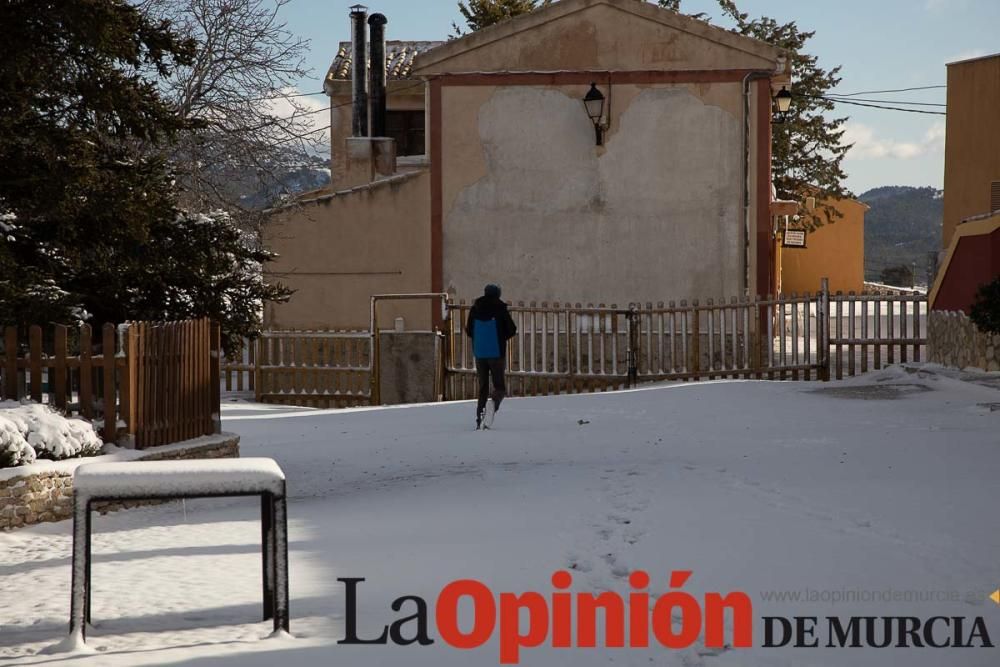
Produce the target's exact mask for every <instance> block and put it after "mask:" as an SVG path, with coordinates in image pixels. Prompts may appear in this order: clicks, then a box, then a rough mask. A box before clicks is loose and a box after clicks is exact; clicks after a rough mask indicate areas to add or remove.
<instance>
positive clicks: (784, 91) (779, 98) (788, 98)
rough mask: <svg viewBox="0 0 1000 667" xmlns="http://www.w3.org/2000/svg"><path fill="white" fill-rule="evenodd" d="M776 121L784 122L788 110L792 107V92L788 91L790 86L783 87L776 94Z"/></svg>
mask: <svg viewBox="0 0 1000 667" xmlns="http://www.w3.org/2000/svg"><path fill="white" fill-rule="evenodd" d="M774 108H775V114H774V122H775V123H784V122H785V117H786V116H787V115H788V110H789V109H791V108H792V94H791V93H790V92H788V88H786V87H785V86H782V87H781V90H779V91H778V92H777V93H775V95H774Z"/></svg>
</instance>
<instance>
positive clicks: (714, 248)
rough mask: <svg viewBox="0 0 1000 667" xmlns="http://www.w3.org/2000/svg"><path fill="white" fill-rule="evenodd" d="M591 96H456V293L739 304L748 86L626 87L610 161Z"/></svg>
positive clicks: (449, 186) (618, 95) (452, 274)
mask: <svg viewBox="0 0 1000 667" xmlns="http://www.w3.org/2000/svg"><path fill="white" fill-rule="evenodd" d="M584 92H585V87H580V86H561V87H538V86H509V87H502V88H492V87H478V88H476V89H469V88H462V87H449V88H447V89H445V91H444V92H443V95H444V98H443V116H442V118H443V121H444V124H445V127H447V129H448V131H447V132H446V133H445V139H444V142H443V146H442V153H443V160H442V162H443V177H442V180H443V212H444V215H443V218H444V220H443V232H444V233H443V236H444V248H443V250H444V253H443V273H444V287H445V289H446V290H448V291H450V292H452V293H453V294H456V295H457V296H459V297H462V298H468V297H473V296H476V295H478V294H479V293H480V291H481V289H482V285H483V284H484V283H486V282H491V281H492V282H499V283H501V284H502V285H503V287H504V294H505V296H506V297H507V298H508V299H514V300H519V299H525V300H527V299H533V300H535V299H537V300H559V301H566V300H572V301H581V302H587V301H594V302H597V301H601V302H605V303H611V302H617V303H618V304H619V305H624V304H626V303H627V302H629V301H660V300H665V299H671V298H678V299H680V298H692V297H694V298H704V297H720V296H726V297H728V296H734V295H738V294H742V291H743V277H744V266H743V265H744V233H743V217H742V199H743V181H742V166H743V143H742V142H743V135H742V118H741V115H740V110H741V108H742V88H741V86H740V84H739V83H712V84H697V85H648V86H630V85H616V86H614V88H613V90H612V94H611V100H610V102H611V105H612V106H611V111H612V121H613V122H612V127H611V128H610V130H609V132H608V134H607V136H606V140H605V146H604V147H596V146H595V145H594V143H595V142H594V129H593V126H592V124H591V122H590V120H589V119H588V118H587V116H586V114H585V113H584V110H583V105H582V104H581V102H580V100H581V98H582V97H583V93H584ZM605 92H606V93H607V91H606V90H605Z"/></svg>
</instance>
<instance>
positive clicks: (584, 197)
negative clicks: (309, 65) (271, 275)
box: [266, 0, 789, 327]
mask: <svg viewBox="0 0 1000 667" xmlns="http://www.w3.org/2000/svg"><path fill="white" fill-rule="evenodd" d="M391 25H392V24H391V23H390V24H389V26H388V28H389V29H390V30H391ZM418 44H422V46H413V45H412V43H411V46H410V47H407V45H406V44H403V43H398V44H395V45H394V44H393V43H391V42H390V43H388V44H387V47H388V48H387V49H386V51H387V53H390V54H391V53H393V52H394V51H393V49H394V48H395V49H396V51H395V52H396V53H398V52H399V51H401V50H403V49H406V48H411V49H412V53H413V55H414V56H415V57H413V58H412V61H410V62H409V64H408V65H406V66H404V67H401V68H399V69H398V70H394V69H393V68H392V67H391V66H390V67H388V68H387V71H388V72H389V74H390V75H389V77H388V81H387V83H386V88H387V102H386V107H387V109H388V112H389V113H390V114H391V113H392V112H393V111H397V112H409V113H413V114H416V113H419V112H421V111H422V112H423V113H424V114H425V116H424V117H423V118H424V121H425V128H426V129H425V133H424V138H425V142H426V150H425V156H421V157H413V156H407V157H403V156H400V157H396V156H395V155H394V154H393V150H392V142H386V141H381V140H379V139H368V138H365V137H353V136H350V135H351V134H352V133H353V132H352V127H351V126H352V120H353V114H352V113H348V112H349V111H351V110H352V108H353V107H354V105H352V104H350V102H351V99H352V98H351V97H350V94H351V89H352V85H351V82H350V81H348V80H347V77H348V76H349V74H348V73H349V72H350V71H351V66H350V64H347V63H346V62H345V61H346V54H347V53H348V52H350V47H349V46H348V45H346V44H345V45H343V46H342V49H341V52H340V53H339V54H338V58H337V59H335V61H334V65H333V67H331V74H330V75H328V78H327V86H326V87H327V92H328V94H330V95H331V102H332V105H333V106H334V108H333V110H332V118H331V120H332V122H333V129H332V138H333V141H332V144H333V145H332V158H333V169H332V171H333V173H334V178H333V184H332V187H331V189H330V191H329V192H324V193H311V194H310V195H308V196H305V197H303V198H301V199H300V200H299V201H298V202H296V203H295V204H293V205H292V206H289V207H285V208H283V209H281V210H279V211H276V212H275V217H274V223H273V224H272V225H271V226H270V227H269V230H268V233H267V238H266V242H267V244H268V245H269V246H270V247H271V248H273V249H274V250H276V251H277V252H278V253H279V254H280V256H281V257H280V259H279V260H278V261H277V262H276V263H275V264H274V265H273V267H272V270H273V271H274V272H275V273H276V274H277V275H278V276H279V277H280V278H281V279H282V281H283V282H285V283H286V284H288V285H290V286H291V287H293V288H295V289H296V290H297V293H296V294H295V295H294V296H293V298H292V300H291V301H290V302H289V303H288V304H279V305H272V306H269V308H268V312H267V320H268V325H269V326H272V327H315V326H323V325H329V326H337V327H361V326H365V327H366V326H367V322H368V303H369V297H370V295H371V294H374V293H379V292H424V291H447V292H448V293H450V294H452V295H454V296H455V297H457V298H464V299H471V298H474V297H475V296H478V294H480V292H481V289H482V285H483V284H484V283H486V282H497V283H500V284H501V285H502V286H503V288H504V296H505V298H507V299H513V300H524V301H529V300H537V301H542V300H549V301H561V302H566V301H569V302H581V303H586V302H594V303H598V302H602V303H618V304H619V305H625V304H627V303H628V302H630V301H661V300H668V299H682V298H688V299H689V298H719V297H729V296H737V295H742V294H758V293H760V294H767V293H772V292H774V291H775V289H776V287H777V280H776V276H775V275H774V271H773V266H774V262H775V256H774V243H773V240H774V239H773V234H772V217H771V196H770V190H771V188H770V121H771V105H772V95H773V93H774V92H776V91H777V90H780V88H781V86H782V85H786V84H787V83H788V80H789V72H788V60H787V58H786V56H785V54H784V53H783V52H782V51H780V50H779V49H776V48H774V47H772V46H770V45H768V44H765V43H763V42H759V41H756V40H753V39H749V38H746V37H742V36H739V35H736V34H733V33H731V32H729V31H726V30H722V29H720V28H716V27H713V26H710V25H708V24H706V23H704V22H701V21H697V20H695V19H691V18H689V17H685V16H682V15H680V14H678V13H676V12H672V11H669V10H665V9H661V8H659V7H657V6H656V5H653V4H650V3H645V2H639V1H637V0H562V1H561V2H558V3H553V4H552V5H549V6H547V7H545V8H542V9H539V10H537V11H535V12H532V13H530V14H527V15H524V16H520V17H518V18H516V19H513V20H510V21H507V22H505V23H502V24H499V25H496V26H492V27H490V28H487V29H484V30H481V31H479V32H476V33H473V34H471V35H468V36H466V37H463V38H461V39H457V40H453V41H450V42H446V43H443V44H440V45H437V46H433V45H428V44H427V43H418ZM388 60H389V62H390V63H391V62H393V60H392V58H391V57H390V58H389V59H388ZM403 61H404V62H405V58H404V59H403ZM394 71H395V72H397V74H393V72H394ZM394 76H395V77H396V78H393V77H394ZM592 84H594V88H596V90H597V91H599V92H600V94H601V95H602V96H603V98H604V103H603V111H602V113H601V116H600V120H599V123H598V124H599V125H600V132H597V131H595V126H594V123H593V121H592V120H591V118H590V117H588V113H587V109H586V108H585V106H584V104H583V99H584V97H585V96H587V95H588V92H589V91H591V86H592ZM417 93H419V95H418V94H417ZM421 101H422V102H423V104H422V105H421ZM400 118H401V116H400ZM415 118H416V116H413V117H411V118H410V119H409V120H406V121H405V126H406V127H407V128H411V129H410V130H407V132H410V134H409V135H407V137H404V138H403V139H400V140H399V145H403V144H404V143H405V144H406V146H407V148H405V149H404V150H401V151H399V152H400V153H401V154H402V153H411V152H416V151H415V147H414V144H413V143H410V142H411V139H412V141H413V142H416V143H419V142H418V140H417V139H416V137H417V136H418V135H419V129H412V128H418V126H419V123H417V122H415V120H414V119H415ZM401 122H404V121H401ZM385 127H386V134H390V135H391V134H392V132H397V134H396V136H397V139H399V136H400V135H399V133H398V125H397V126H396V129H392V127H393V126H392V124H391V123H390V122H388V121H387V122H386V124H385ZM598 134H601V135H603V136H602V137H601V141H598V137H597V135H598ZM398 312H399V314H402V315H403V316H404V317H406V319H407V324H408V326H419V327H423V326H426V325H429V324H430V321H431V319H432V317H433V316H434V315H433V313H432V312H431V309H430V308H428V307H427V305H426V304H423V305H421V306H413V307H411V308H410V310H408V311H405V312H404V311H398Z"/></svg>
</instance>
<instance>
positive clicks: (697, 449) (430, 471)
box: [0, 368, 1000, 667]
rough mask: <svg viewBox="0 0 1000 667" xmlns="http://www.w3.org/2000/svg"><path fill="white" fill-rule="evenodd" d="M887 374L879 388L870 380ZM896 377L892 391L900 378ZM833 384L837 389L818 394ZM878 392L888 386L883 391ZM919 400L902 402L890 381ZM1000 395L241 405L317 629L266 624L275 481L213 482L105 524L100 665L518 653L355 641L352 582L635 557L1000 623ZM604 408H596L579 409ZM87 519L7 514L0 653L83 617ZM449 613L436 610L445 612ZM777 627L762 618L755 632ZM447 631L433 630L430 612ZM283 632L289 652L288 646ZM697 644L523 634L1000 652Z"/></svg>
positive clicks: (523, 572) (595, 578) (631, 563)
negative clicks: (200, 492)
mask: <svg viewBox="0 0 1000 667" xmlns="http://www.w3.org/2000/svg"><path fill="white" fill-rule="evenodd" d="M869 385H876V386H877V387H878V388H877V389H874V390H871V389H865V388H864V387H865V386H869ZM886 385H891V386H893V387H895V388H894V389H886ZM817 389H823V390H827V389H833V390H834V391H835V392H839V396H831V395H830V394H829V393H814V392H815V390H817ZM873 392H875V393H874V394H873ZM873 395H874V396H882V397H885V396H888V395H896V396H897V397H896V398H895V399H894V400H886V399H884V398H883V399H881V400H870V399H871V397H872V396H873ZM997 402H1000V391H997V390H995V389H992V388H989V387H985V386H981V385H977V384H972V383H967V382H961V381H959V380H957V379H954V378H949V377H945V376H943V375H942V374H938V373H927V372H922V371H921V372H919V373H906V372H904V371H902V370H900V369H898V368H895V369H890V370H888V371H884V372H882V373H878V374H872V375H869V376H866V377H862V378H855V379H853V380H851V381H845V382H841V383H830V384H828V385H820V384H817V383H798V384H793V383H762V382H716V383H699V384H689V385H679V386H672V387H663V388H655V389H646V390H639V391H635V392H625V393H617V394H598V395H582V396H567V397H551V398H533V399H517V400H510V401H509V402H507V403H505V404H504V408H503V410H502V411H501V412H500V414H499V415H498V417H497V429H496V430H493V431H489V432H481V433H476V432H473V431H470V430H468V428H469V423H470V421H471V420H470V417H471V412H472V407H471V406H470V405H469V404H467V403H459V404H447V405H434V406H423V407H409V408H395V409H383V410H364V409H362V410H353V411H312V410H293V409H274V408H273V407H271V406H254V405H246V404H235V405H232V406H226V407H225V408H224V428H225V429H226V430H231V431H236V432H238V433H240V434H241V435H242V438H243V440H242V452H243V455H244V456H273V457H274V458H276V459H277V460H278V462H279V463H280V464H281V466H282V467H283V468H284V470H285V472H286V474H287V477H288V490H289V495H290V498H291V502H290V507H289V516H290V520H291V537H290V551H291V578H292V602H291V604H292V630H293V633H294V634H295V635H296V636H297V638H296V639H294V640H268V641H260V639H261V638H262V637H264V636H265V635H266V634H267V632H268V629H269V627H268V624H266V623H258V622H255V620H257V619H259V613H260V609H259V605H260V590H259V589H260V562H259V551H258V549H259V546H258V545H259V528H258V524H257V522H256V516H255V513H256V511H257V508H256V506H255V504H254V503H253V502H252V501H240V500H204V501H196V502H188V503H186V505H185V506H184V507H182V506H181V505H171V506H164V507H157V508H148V509H142V510H133V511H129V512H121V513H117V514H113V515H109V516H106V517H101V518H99V519H98V520H96V522H95V533H96V538H95V569H94V581H95V592H94V620H95V622H96V623H97V627H96V628H95V629H94V631H93V632H92V635H91V644H92V645H93V646H95V647H97V648H98V649H99V650H100V654H99V655H97V656H94V657H91V658H79V659H78V660H76V661H69V663H72V664H77V663H79V664H87V665H101V666H102V667H103V666H104V665H143V664H193V665H197V666H203V667H207V666H209V665H212V666H214V665H227V666H229V665H232V666H237V665H238V666H243V665H261V666H264V665H268V666H270V665H275V664H281V665H285V666H289V667H290V666H292V665H312V664H316V665H320V664H322V665H334V664H337V665H348V666H350V667H355V666H364V665H407V666H412V665H427V666H432V665H433V666H438V665H496V664H497V663H498V659H497V655H498V649H497V644H496V640H495V639H494V640H493V641H491V642H490V643H489V644H487V645H486V646H484V647H482V648H480V649H477V650H474V651H472V652H464V651H457V650H454V649H451V648H448V647H447V646H444V645H443V644H442V643H441V642H440V641H438V643H436V644H435V645H433V646H430V647H425V648H416V647H409V648H395V647H366V646H361V647H348V646H337V645H336V644H335V641H336V639H338V638H340V637H342V636H343V632H344V628H343V614H344V600H343V596H344V589H343V586H342V585H341V584H339V583H338V582H337V581H336V579H337V577H366V578H367V579H368V581H367V582H366V583H364V584H362V585H361V588H360V603H359V610H360V623H359V628H360V632H361V634H362V635H363V636H368V635H374V634H377V629H378V628H380V627H381V625H382V624H385V623H389V622H391V621H392V620H394V619H395V618H397V617H398V616H399V615H397V614H394V613H393V612H392V611H391V610H390V609H389V604H390V603H391V602H392V600H393V599H395V598H397V597H399V596H402V595H408V594H412V595H420V596H422V597H423V598H425V599H426V600H428V601H429V602H430V603H433V600H434V599H435V598H436V596H437V594H438V592H439V591H440V589H441V588H442V587H443V586H444V585H445V584H446V583H448V582H450V581H452V580H455V579H461V578H474V579H478V580H480V581H483V582H486V583H488V584H489V586H490V587H491V588H492V589H493V590H494V591H498V592H499V591H516V592H521V591H527V590H537V591H539V592H542V593H543V594H548V593H549V592H550V591H551V585H550V583H549V576H550V575H551V573H552V572H553V571H555V570H557V569H563V568H565V569H569V571H570V572H572V573H573V576H574V589H575V590H580V591H593V592H598V591H601V590H606V589H608V590H616V591H621V592H625V591H626V590H627V584H626V581H625V577H626V576H627V574H628V572H630V571H631V570H634V569H640V568H641V569H644V570H647V571H648V572H649V573H650V575H651V576H652V585H651V591H652V592H653V593H654V594H658V593H661V592H665V591H666V590H667V588H668V586H667V577H668V575H669V572H670V571H671V570H673V569H691V570H694V576H693V577H692V579H691V581H690V582H689V583H688V585H687V586H686V587H685V590H686V591H687V592H689V593H692V594H693V595H695V597H697V598H699V599H700V598H701V597H702V595H703V593H704V592H705V591H721V592H728V591H735V590H739V591H745V592H747V593H748V594H749V595H750V596H751V597H752V598H753V602H754V613H755V616H757V617H760V616H762V615H768V614H780V615H782V616H792V615H795V614H808V615H819V616H823V615H837V616H843V617H846V616H850V615H852V614H853V615H873V616H874V615H888V614H898V615H914V616H931V615H967V616H984V617H986V619H987V622H989V623H991V624H992V625H991V630H993V629H994V628H996V630H995V632H996V634H997V635H998V636H994V637H993V639H994V641H997V640H1000V607H996V606H994V605H993V604H992V603H991V602H988V601H986V600H985V596H986V595H987V594H988V593H989V592H990V591H992V590H994V589H995V588H996V587H997V585H998V584H1000V557H998V554H1000V530H998V524H1000V514H998V513H997V511H996V507H997V502H998V495H1000V484H998V481H997V480H1000V411H994V412H991V411H990V409H989V407H986V406H984V405H983V404H988V403H997ZM581 420H582V421H584V422H586V423H582V424H581V423H579V422H580V421H581ZM69 528H70V525H69V523H68V522H64V523H60V524H50V525H45V526H38V527H34V528H31V529H28V530H22V531H19V532H14V533H8V534H0V663H3V662H4V661H5V660H7V661H10V663H11V664H50V663H51V664H59V665H62V664H68V663H67V661H66V659H65V656H48V655H36V652H37V651H39V650H40V649H42V648H44V647H45V646H47V645H50V644H52V643H53V642H55V641H56V640H58V639H59V638H60V637H61V636H62V634H63V633H64V632H65V627H66V625H65V624H66V619H67V611H68V601H69V593H68V584H69V564H68V563H69V553H70V540H69ZM803 589H812V590H817V591H820V590H833V591H843V590H845V589H848V590H858V589H864V590H874V591H884V590H886V589H893V590H896V591H942V592H943V591H956V592H959V593H961V594H962V595H963V596H964V595H965V594H966V593H974V594H975V599H972V600H970V601H968V602H966V601H959V602H915V603H914V602H911V603H871V602H869V603H863V602H855V603H839V604H831V603H829V602H811V603H807V602H790V601H783V602H776V601H766V600H764V599H763V598H762V597H761V593H762V592H764V591H771V590H776V591H801V590H803ZM431 614H432V615H433V609H432V610H431ZM754 632H755V640H758V639H759V638H758V636H757V635H759V633H760V628H759V624H756V623H755V627H754ZM431 634H432V636H436V632H435V631H434V629H433V619H432V630H431ZM276 651H280V652H281V653H280V654H279V653H276ZM715 653H717V651H710V650H706V649H704V648H703V647H701V648H699V647H694V648H692V649H689V650H686V651H681V652H669V651H666V650H664V649H662V648H657V649H649V650H630V649H629V650H622V649H598V650H578V649H573V650H560V651H556V650H552V649H545V648H539V649H525V650H524V651H523V652H522V664H526V665H591V664H594V665H597V664H600V665H603V664H616V665H640V664H641V665H648V664H657V665H683V666H692V665H706V666H708V667H711V666H714V665H789V666H791V665H796V666H801V665H887V664H899V665H903V664H905V665H928V666H930V665H933V666H935V667H937V666H938V665H941V664H956V665H957V664H961V665H973V666H974V665H984V666H985V665H996V664H1000V657H998V653H997V649H967V650H964V651H961V652H959V653H958V658H959V659H960V660H959V662H955V661H954V660H955V659H956V657H955V655H954V654H950V653H947V652H945V653H942V652H939V651H934V650H909V649H899V650H892V651H891V653H886V652H885V651H879V650H868V649H860V650H859V649H853V650H847V649H840V650H805V651H803V650H795V649H782V650H774V649H771V650H765V649H760V648H756V649H750V650H739V651H725V652H721V654H719V655H714V654H715Z"/></svg>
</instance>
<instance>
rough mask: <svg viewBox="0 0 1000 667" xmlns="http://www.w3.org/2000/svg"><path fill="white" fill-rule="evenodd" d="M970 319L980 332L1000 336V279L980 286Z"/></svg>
mask: <svg viewBox="0 0 1000 667" xmlns="http://www.w3.org/2000/svg"><path fill="white" fill-rule="evenodd" d="M969 318H970V319H971V320H972V321H973V322H974V323H975V325H976V326H977V327H979V330H980V331H982V332H984V333H989V334H1000V277H998V278H995V279H994V280H993V281H992V282H988V283H986V284H984V285H980V286H979V289H978V290H977V291H976V299H975V301H973V303H972V309H971V311H970V312H969Z"/></svg>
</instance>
